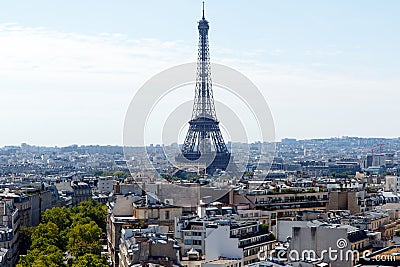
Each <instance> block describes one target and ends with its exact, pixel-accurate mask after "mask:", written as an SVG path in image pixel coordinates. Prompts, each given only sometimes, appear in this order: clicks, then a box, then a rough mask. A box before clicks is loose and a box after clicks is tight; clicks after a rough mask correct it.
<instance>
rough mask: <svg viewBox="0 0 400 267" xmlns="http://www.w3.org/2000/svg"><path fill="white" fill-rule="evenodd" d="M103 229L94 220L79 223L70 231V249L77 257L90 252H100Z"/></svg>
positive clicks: (68, 246)
mask: <svg viewBox="0 0 400 267" xmlns="http://www.w3.org/2000/svg"><path fill="white" fill-rule="evenodd" d="M101 233H102V231H101V229H100V227H99V226H97V224H96V223H95V222H93V221H91V222H90V223H88V224H77V225H76V226H75V227H73V228H71V229H70V230H69V232H68V245H67V248H68V251H69V252H70V253H71V254H72V255H74V256H75V257H78V256H82V255H85V254H88V253H92V254H100V252H101V241H100V235H101Z"/></svg>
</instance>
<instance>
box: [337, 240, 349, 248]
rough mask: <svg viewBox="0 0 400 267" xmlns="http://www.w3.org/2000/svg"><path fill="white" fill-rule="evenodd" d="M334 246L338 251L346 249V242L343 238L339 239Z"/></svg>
mask: <svg viewBox="0 0 400 267" xmlns="http://www.w3.org/2000/svg"><path fill="white" fill-rule="evenodd" d="M336 246H337V247H338V249H343V248H346V247H347V240H346V239H344V238H340V239H338V240H337V241H336Z"/></svg>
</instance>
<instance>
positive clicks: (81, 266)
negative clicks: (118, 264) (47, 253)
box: [72, 254, 109, 267]
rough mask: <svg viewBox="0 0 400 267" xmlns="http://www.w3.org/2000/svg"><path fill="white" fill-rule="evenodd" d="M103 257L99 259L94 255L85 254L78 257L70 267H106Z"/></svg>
mask: <svg viewBox="0 0 400 267" xmlns="http://www.w3.org/2000/svg"><path fill="white" fill-rule="evenodd" d="M108 266H109V265H108V264H107V262H106V260H105V258H104V257H100V256H98V255H94V254H86V255H83V256H80V257H78V258H77V259H76V260H75V261H74V263H73V264H72V267H108Z"/></svg>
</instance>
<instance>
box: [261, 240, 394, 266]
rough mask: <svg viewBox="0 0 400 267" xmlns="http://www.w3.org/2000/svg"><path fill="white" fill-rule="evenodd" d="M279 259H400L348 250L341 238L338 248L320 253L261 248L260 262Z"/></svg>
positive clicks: (377, 260) (330, 260) (344, 260)
mask: <svg viewBox="0 0 400 267" xmlns="http://www.w3.org/2000/svg"><path fill="white" fill-rule="evenodd" d="M272 258H275V259H278V260H279V261H283V262H286V261H289V262H294V261H299V260H310V259H313V260H319V261H325V262H333V261H342V262H357V261H359V260H360V259H363V260H364V261H371V260H373V261H374V262H379V261H396V260H399V259H400V257H396V256H394V255H375V256H373V258H372V257H371V252H370V251H369V250H365V251H363V252H359V251H358V250H352V249H348V242H347V240H346V239H343V238H340V239H338V240H337V242H336V247H335V248H333V247H328V249H324V250H321V251H319V252H318V253H317V252H316V251H315V250H312V249H305V250H303V251H301V252H300V251H297V250H295V249H292V250H289V251H285V250H270V251H268V250H267V247H261V249H260V251H259V252H258V259H259V260H260V261H265V260H268V259H272Z"/></svg>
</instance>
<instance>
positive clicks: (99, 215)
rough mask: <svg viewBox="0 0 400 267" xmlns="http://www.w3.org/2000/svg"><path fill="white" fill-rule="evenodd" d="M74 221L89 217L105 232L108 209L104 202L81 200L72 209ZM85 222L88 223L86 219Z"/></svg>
mask: <svg viewBox="0 0 400 267" xmlns="http://www.w3.org/2000/svg"><path fill="white" fill-rule="evenodd" d="M71 211H72V219H73V221H74V222H76V221H82V218H85V217H88V218H90V220H92V221H94V222H95V223H96V224H97V225H98V226H99V227H100V228H101V229H102V230H103V231H104V232H105V231H106V216H107V215H106V214H107V209H106V206H105V205H104V204H100V203H98V202H96V201H95V200H93V199H91V200H89V201H84V202H81V203H80V204H79V205H78V206H75V207H73V208H72V209H71ZM84 223H87V222H86V221H85V222H84Z"/></svg>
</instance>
